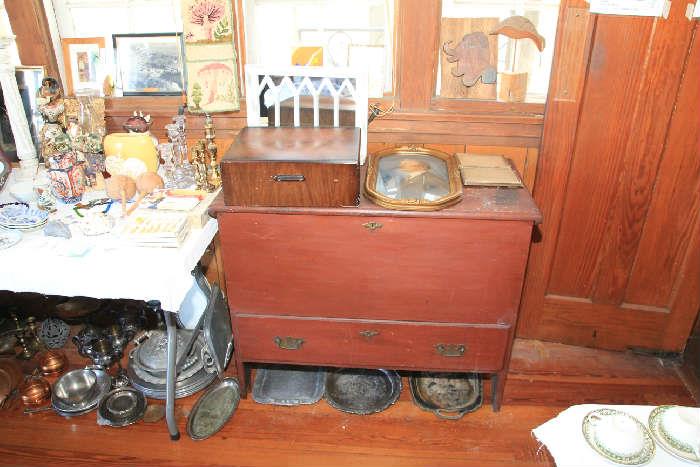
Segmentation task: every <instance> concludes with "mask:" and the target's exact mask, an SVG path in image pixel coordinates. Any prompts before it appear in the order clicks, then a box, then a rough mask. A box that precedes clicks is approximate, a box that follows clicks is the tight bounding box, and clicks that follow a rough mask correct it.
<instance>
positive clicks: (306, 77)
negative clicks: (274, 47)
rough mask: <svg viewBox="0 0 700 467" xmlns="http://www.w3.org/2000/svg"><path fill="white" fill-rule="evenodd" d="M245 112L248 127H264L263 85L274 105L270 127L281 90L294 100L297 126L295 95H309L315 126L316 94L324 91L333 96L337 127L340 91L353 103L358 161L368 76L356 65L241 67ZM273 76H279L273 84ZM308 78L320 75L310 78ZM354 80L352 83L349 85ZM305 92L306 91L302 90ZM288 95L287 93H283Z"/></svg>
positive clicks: (362, 149) (362, 145)
mask: <svg viewBox="0 0 700 467" xmlns="http://www.w3.org/2000/svg"><path fill="white" fill-rule="evenodd" d="M245 77H246V79H245V89H246V112H247V117H248V126H251V127H260V126H265V125H266V124H265V122H263V121H262V120H261V118H260V95H261V93H262V92H263V90H264V89H265V86H267V87H268V88H269V89H270V96H271V97H272V99H273V101H274V104H273V105H274V106H275V121H274V126H276V127H278V126H280V97H281V96H285V94H284V93H283V91H285V90H286V91H288V93H291V95H292V97H293V99H294V126H295V127H298V126H300V118H299V109H300V105H299V96H300V95H305V94H308V95H311V97H312V101H313V110H314V126H319V96H320V95H321V93H322V92H323V91H324V90H326V91H328V92H329V93H330V95H331V96H332V97H333V126H335V127H337V126H340V98H341V94H342V93H343V92H344V91H347V93H349V96H343V97H344V98H349V99H351V100H352V101H353V102H354V107H355V126H356V127H357V128H360V130H361V131H360V160H361V162H362V163H364V161H365V158H366V157H367V113H368V76H367V70H360V69H356V68H331V67H313V66H287V67H281V66H277V67H276V66H266V65H246V66H245ZM273 77H275V78H278V77H282V80H281V81H280V82H279V84H275V83H274V81H273V79H272V78H273ZM311 78H320V81H318V80H316V81H312V79H311ZM353 81H354V84H353ZM305 91H306V92H305ZM286 97H288V95H286Z"/></svg>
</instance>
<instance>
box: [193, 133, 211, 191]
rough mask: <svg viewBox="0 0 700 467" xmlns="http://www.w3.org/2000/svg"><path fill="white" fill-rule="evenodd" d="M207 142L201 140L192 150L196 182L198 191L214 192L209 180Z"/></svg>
mask: <svg viewBox="0 0 700 467" xmlns="http://www.w3.org/2000/svg"><path fill="white" fill-rule="evenodd" d="M205 145H206V140H203V139H201V140H199V141H197V143H196V144H195V145H194V148H192V152H193V157H192V162H193V165H194V181H195V183H196V184H197V189H198V190H205V191H213V189H212V188H211V185H210V184H209V181H208V180H207V163H206V161H205V154H206V147H205Z"/></svg>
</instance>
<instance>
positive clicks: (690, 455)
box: [649, 405, 700, 465]
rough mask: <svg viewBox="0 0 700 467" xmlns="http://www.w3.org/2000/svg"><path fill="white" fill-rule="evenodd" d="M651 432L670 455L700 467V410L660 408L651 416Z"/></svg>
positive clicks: (674, 406) (671, 406) (673, 407)
mask: <svg viewBox="0 0 700 467" xmlns="http://www.w3.org/2000/svg"><path fill="white" fill-rule="evenodd" d="M649 430H650V431H651V434H652V436H653V437H654V439H655V440H656V442H658V443H659V444H660V445H661V447H662V448H664V449H665V450H666V451H667V452H668V453H670V454H672V455H674V456H676V457H678V458H680V459H683V460H684V461H687V462H692V463H694V464H697V465H700V408H695V407H680V406H677V405H662V406H659V407H657V408H655V409H654V410H652V412H651V414H649Z"/></svg>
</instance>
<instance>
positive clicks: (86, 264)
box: [0, 171, 218, 312]
mask: <svg viewBox="0 0 700 467" xmlns="http://www.w3.org/2000/svg"><path fill="white" fill-rule="evenodd" d="M15 177H16V174H15V172H14V171H13V173H12V174H11V175H10V180H8V182H7V184H6V185H5V189H4V190H3V192H2V193H0V203H5V202H8V201H9V202H11V201H16V200H14V198H12V197H11V196H10V194H9V186H10V185H12V183H13V182H14V179H15ZM103 196H104V193H103V192H92V193H89V194H86V196H85V197H84V200H89V199H95V198H101V197H103ZM58 208H59V209H58V212H57V213H55V214H51V216H50V218H49V220H53V219H65V220H66V221H70V220H71V219H74V215H73V213H72V209H71V208H72V206H68V205H62V204H60V203H59V205H58ZM95 209H98V208H95ZM100 209H101V208H100ZM120 213H121V209H120V207H119V205H118V204H115V205H114V206H113V207H112V209H110V211H109V215H112V216H114V217H115V219H116V220H117V223H119V222H120V219H119V215H120ZM70 229H71V233H72V235H73V237H72V238H71V239H69V240H68V239H63V238H55V237H47V236H45V235H44V233H43V231H42V230H39V231H36V232H30V233H24V235H23V238H22V240H21V241H20V243H18V244H17V245H15V246H13V247H10V248H8V249H4V250H0V290H12V291H15V292H38V293H43V294H50V295H65V296H87V297H95V298H128V299H136V300H160V302H161V306H162V307H163V309H164V310H168V311H172V312H176V311H177V310H178V309H179V307H180V304H181V303H182V300H183V298H184V297H185V294H186V293H187V291H188V290H189V288H190V286H191V285H192V275H191V271H192V269H193V268H194V267H195V265H196V264H197V262H198V261H199V259H200V258H201V257H202V254H203V253H204V251H205V250H206V248H207V246H208V245H209V244H210V243H211V241H212V239H213V238H214V235H215V234H216V232H217V231H218V224H217V222H216V220H215V219H210V220H209V221H208V223H207V224H206V225H205V226H204V227H203V228H202V229H195V230H192V231H190V233H189V235H188V236H187V239H186V240H185V242H184V243H183V244H182V245H181V246H180V247H179V248H157V247H155V248H154V247H151V248H144V247H128V246H123V245H122V244H121V242H119V241H118V239H117V238H116V236H113V235H112V234H107V235H101V236H94V237H88V236H84V235H83V234H82V233H81V232H80V230H79V229H78V228H77V226H76V225H75V224H73V225H70ZM116 230H118V226H117V227H116V228H115V231H116Z"/></svg>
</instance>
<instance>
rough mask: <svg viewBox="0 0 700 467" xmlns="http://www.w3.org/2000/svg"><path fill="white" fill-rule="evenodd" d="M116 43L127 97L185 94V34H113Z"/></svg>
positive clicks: (122, 86) (115, 52)
mask: <svg viewBox="0 0 700 467" xmlns="http://www.w3.org/2000/svg"><path fill="white" fill-rule="evenodd" d="M112 42H113V44H114V55H115V61H116V64H117V75H118V76H119V83H118V85H121V88H122V92H123V94H124V95H125V96H177V95H180V94H182V92H183V89H184V78H183V77H184V73H183V60H182V33H176V32H172V33H156V34H113V35H112Z"/></svg>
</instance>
